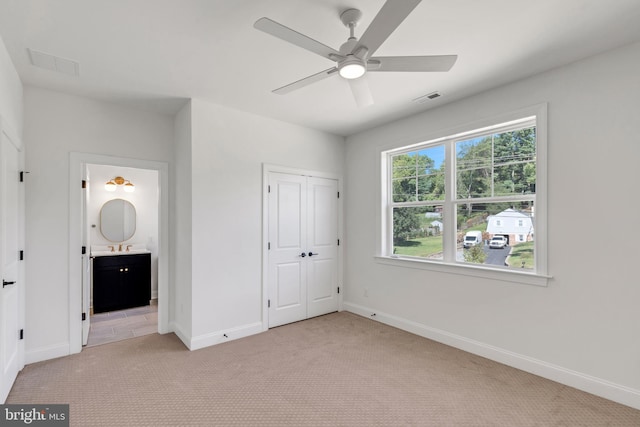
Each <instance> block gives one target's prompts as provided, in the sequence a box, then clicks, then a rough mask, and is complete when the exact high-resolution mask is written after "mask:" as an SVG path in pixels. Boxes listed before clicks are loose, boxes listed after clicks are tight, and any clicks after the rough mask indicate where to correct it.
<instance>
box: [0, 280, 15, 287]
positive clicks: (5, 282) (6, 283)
mask: <svg viewBox="0 0 640 427" xmlns="http://www.w3.org/2000/svg"><path fill="white" fill-rule="evenodd" d="M15 284H16V282H15V281H13V282H7V281H6V280H4V279H2V287H3V288H4V287H5V286H9V285H15Z"/></svg>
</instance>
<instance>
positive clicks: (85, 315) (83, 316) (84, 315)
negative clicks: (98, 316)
mask: <svg viewBox="0 0 640 427" xmlns="http://www.w3.org/2000/svg"><path fill="white" fill-rule="evenodd" d="M85 320H87V313H82V321H83V322H84V321H85Z"/></svg>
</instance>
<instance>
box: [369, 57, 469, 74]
mask: <svg viewBox="0 0 640 427" xmlns="http://www.w3.org/2000/svg"><path fill="white" fill-rule="evenodd" d="M457 59H458V55H430V56H376V57H374V58H371V59H370V60H369V62H368V63H367V70H368V71H449V70H450V69H451V67H453V64H455V63H456V60H457Z"/></svg>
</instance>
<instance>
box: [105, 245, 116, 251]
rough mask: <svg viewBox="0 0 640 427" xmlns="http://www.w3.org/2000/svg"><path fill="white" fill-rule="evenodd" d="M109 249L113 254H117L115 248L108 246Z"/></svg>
mask: <svg viewBox="0 0 640 427" xmlns="http://www.w3.org/2000/svg"><path fill="white" fill-rule="evenodd" d="M107 247H108V248H111V252H115V248H114V247H113V246H112V245H109V246H107Z"/></svg>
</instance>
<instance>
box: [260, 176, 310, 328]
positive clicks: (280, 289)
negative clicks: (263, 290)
mask: <svg viewBox="0 0 640 427" xmlns="http://www.w3.org/2000/svg"><path fill="white" fill-rule="evenodd" d="M269 185H270V193H269V246H270V248H269V301H270V302H269V327H274V326H279V325H283V324H285V323H291V322H296V321H298V320H302V319H306V317H307V274H306V273H307V271H306V247H307V240H306V227H307V225H306V219H307V188H306V186H307V179H306V178H305V177H303V176H296V175H286V174H280V173H271V174H270V176H269Z"/></svg>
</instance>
